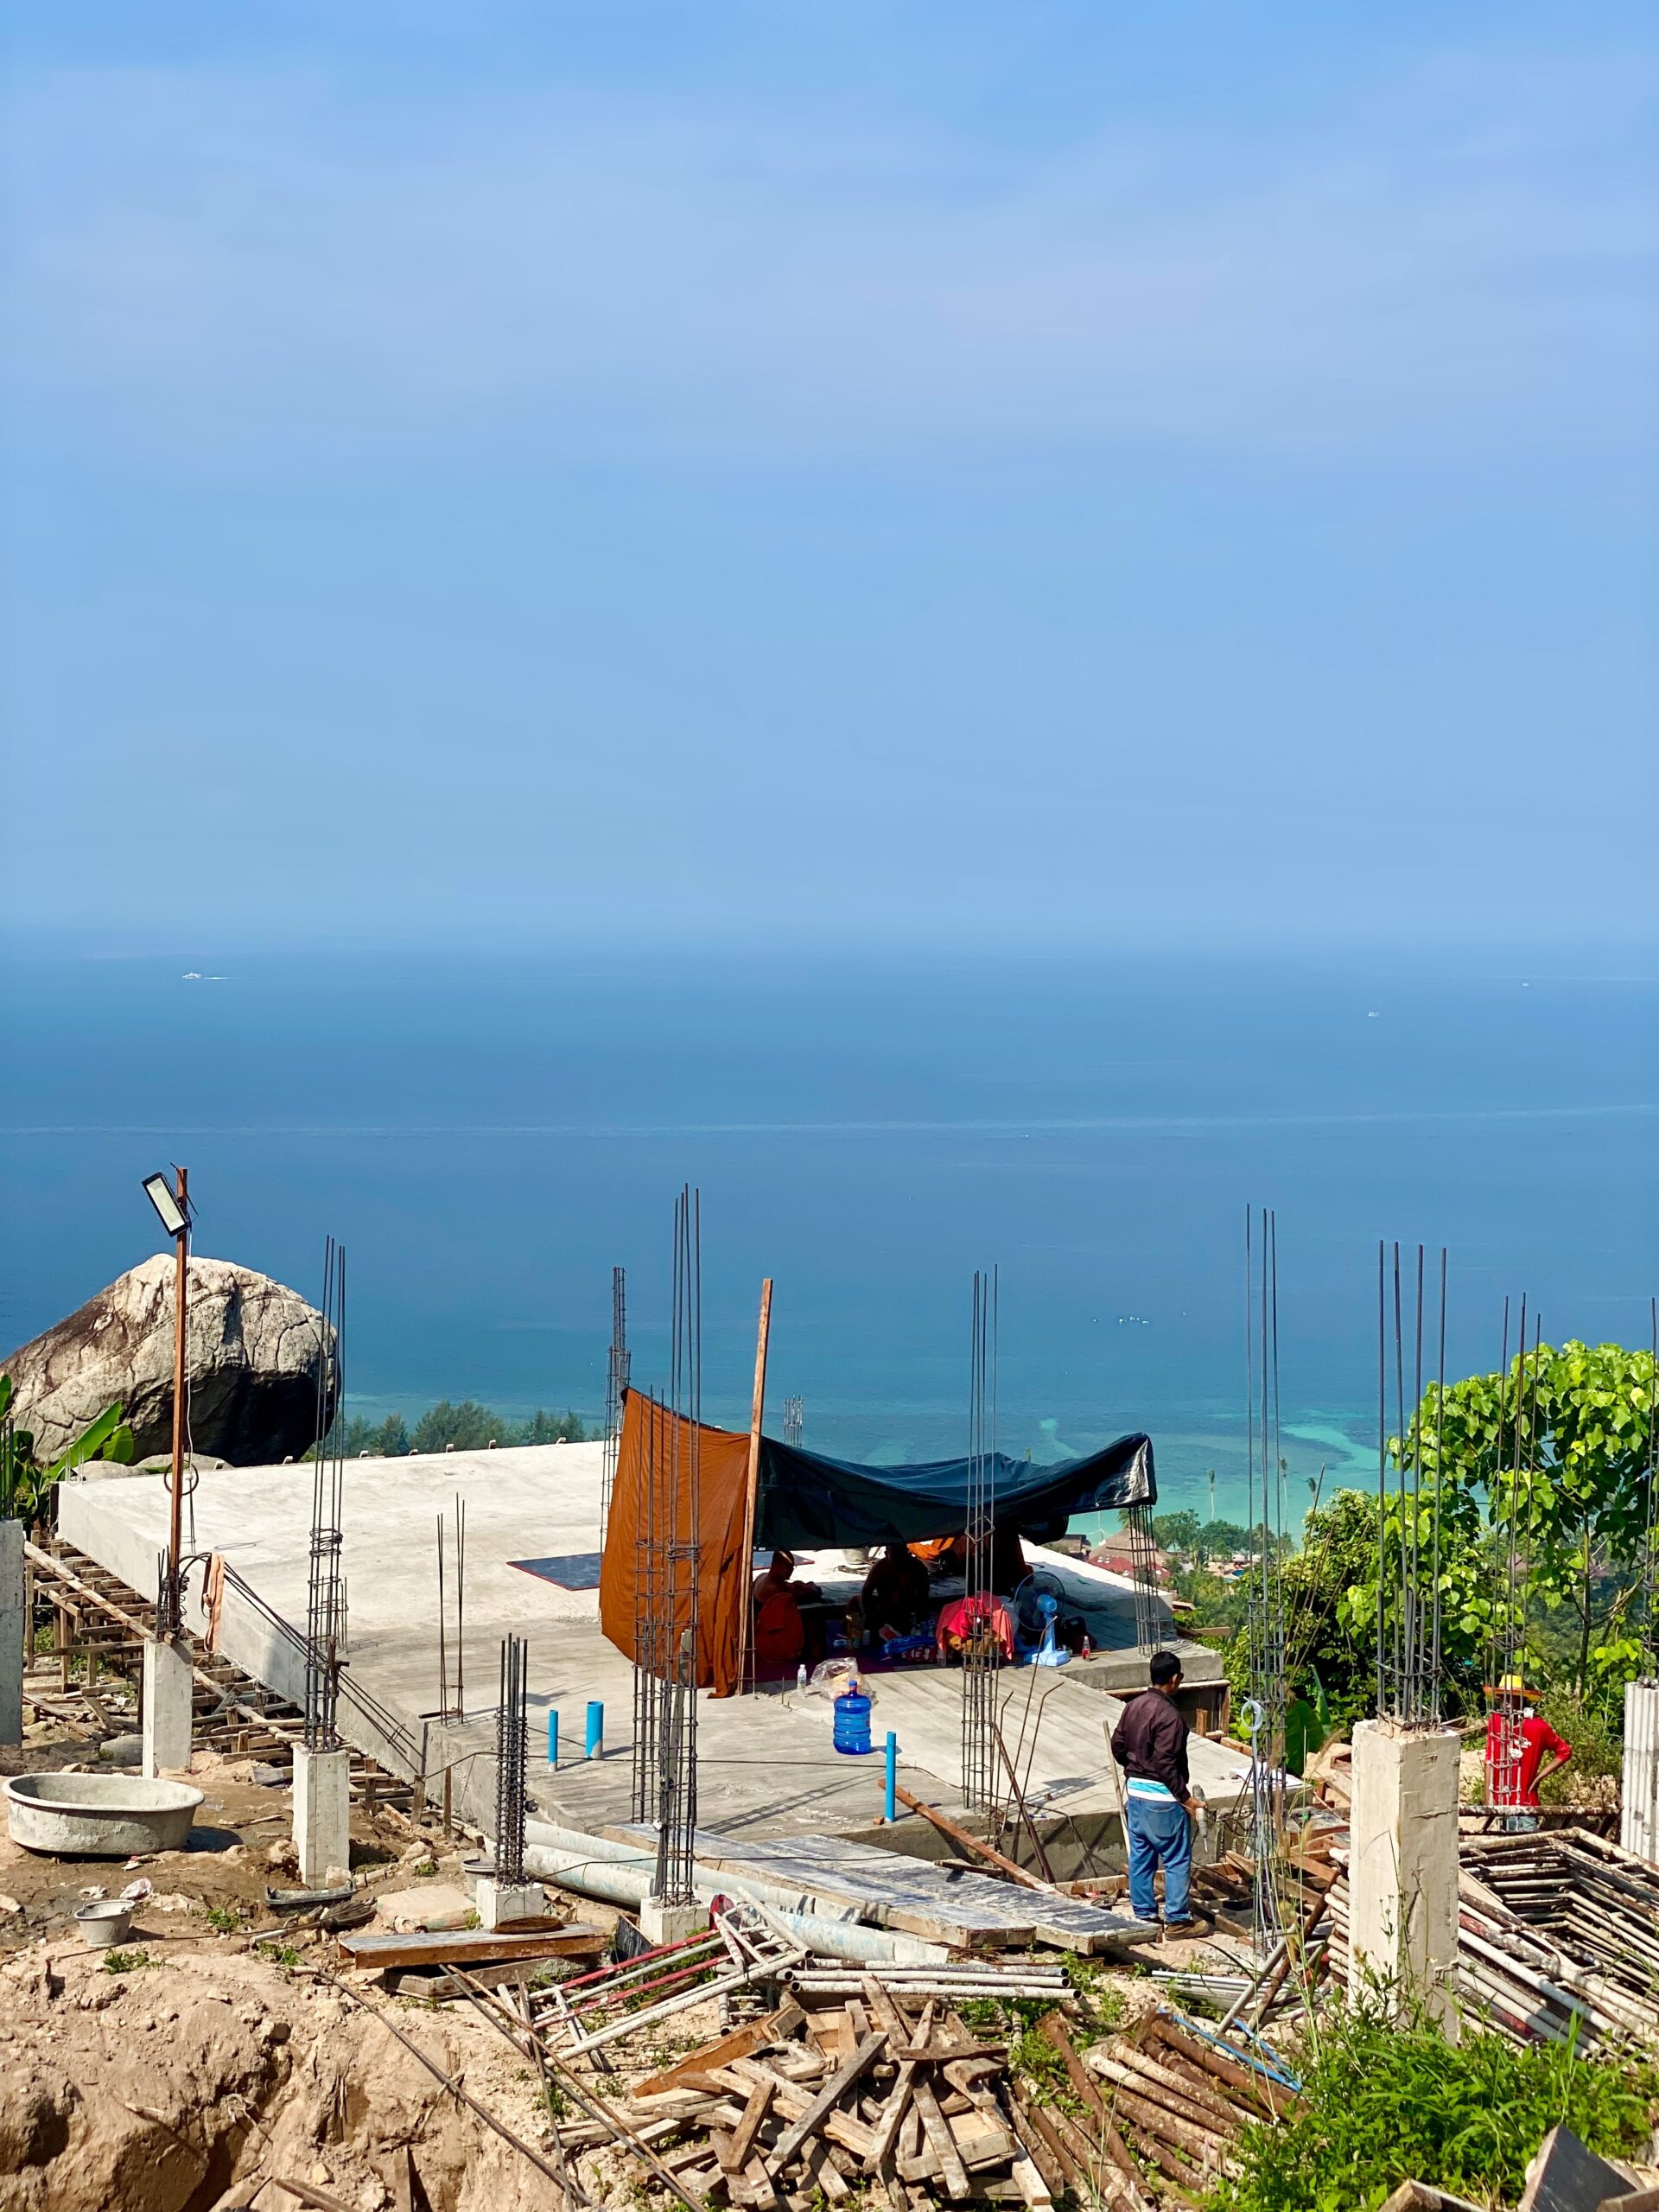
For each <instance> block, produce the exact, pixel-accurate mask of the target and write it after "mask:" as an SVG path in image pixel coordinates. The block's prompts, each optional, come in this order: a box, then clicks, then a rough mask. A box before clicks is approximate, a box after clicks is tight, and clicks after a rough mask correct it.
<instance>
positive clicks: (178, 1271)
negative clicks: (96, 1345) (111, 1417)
mask: <svg viewBox="0 0 1659 2212" xmlns="http://www.w3.org/2000/svg"><path fill="white" fill-rule="evenodd" d="M174 1172H175V1174H176V1176H177V1178H178V1188H177V1190H176V1192H175V1197H176V1198H177V1199H178V1202H179V1211H180V1213H181V1215H182V1216H183V1217H184V1223H183V1226H182V1228H181V1230H179V1234H178V1237H177V1240H176V1241H177V1247H178V1249H177V1255H176V1258H175V1267H174V1294H173V1476H172V1481H171V1484H170V1486H169V1496H168V1512H167V1573H168V1586H167V1591H168V1594H167V1618H166V1620H165V1621H163V1622H161V1623H158V1624H157V1625H158V1626H159V1627H160V1629H161V1630H162V1634H163V1635H164V1636H165V1637H168V1638H169V1639H171V1638H172V1637H175V1636H176V1635H177V1634H178V1630H179V1554H180V1553H181V1551H182V1550H183V1549H184V1433H185V1409H184V1399H185V1380H184V1376H185V1355H184V1318H185V1306H186V1302H187V1300H188V1296H189V1280H190V1176H189V1171H188V1168H183V1167H180V1168H176V1169H175V1171H174Z"/></svg>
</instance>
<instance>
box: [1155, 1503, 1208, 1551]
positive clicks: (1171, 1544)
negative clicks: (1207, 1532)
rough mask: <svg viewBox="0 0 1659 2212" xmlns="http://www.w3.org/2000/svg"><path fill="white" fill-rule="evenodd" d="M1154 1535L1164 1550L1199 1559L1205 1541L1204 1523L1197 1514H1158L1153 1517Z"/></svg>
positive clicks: (1183, 1512)
mask: <svg viewBox="0 0 1659 2212" xmlns="http://www.w3.org/2000/svg"><path fill="white" fill-rule="evenodd" d="M1152 1533H1153V1536H1154V1540H1155V1541H1157V1543H1158V1544H1159V1545H1160V1548H1162V1549H1163V1550H1165V1551H1166V1552H1185V1553H1187V1554H1191V1555H1192V1557H1194V1558H1197V1557H1198V1550H1199V1546H1200V1545H1201V1544H1202V1542H1203V1541H1204V1523H1203V1522H1202V1521H1200V1520H1199V1518H1198V1515H1197V1514H1196V1513H1189V1512H1185V1511H1182V1512H1179V1513H1158V1514H1154V1516H1153V1522H1152Z"/></svg>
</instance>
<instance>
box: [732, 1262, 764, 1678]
mask: <svg viewBox="0 0 1659 2212" xmlns="http://www.w3.org/2000/svg"><path fill="white" fill-rule="evenodd" d="M771 1333H772V1277H771V1276H770V1275H767V1276H766V1279H765V1281H763V1282H762V1283H761V1285H760V1327H759V1329H758V1330H757V1332H756V1333H755V1339H754V1400H753V1406H752V1408H751V1410H750V1414H749V1473H748V1484H747V1488H746V1490H745V1491H744V1493H743V1549H742V1552H741V1554H740V1556H739V1560H738V1567H739V1570H740V1572H741V1574H742V1577H743V1592H742V1600H741V1607H740V1610H739V1612H738V1618H739V1620H740V1621H741V1624H742V1625H741V1629H740V1630H739V1637H740V1639H741V1640H740V1643H739V1646H738V1669H737V1672H738V1680H739V1682H740V1683H741V1686H742V1688H744V1689H745V1690H749V1689H753V1687H754V1608H753V1605H752V1604H751V1603H750V1601H749V1578H750V1575H751V1573H753V1566H754V1512H755V1504H756V1502H757V1500H758V1498H759V1496H760V1423H761V1421H762V1419H763V1417H764V1415H765V1414H766V1340H767V1338H769V1337H770V1335H771Z"/></svg>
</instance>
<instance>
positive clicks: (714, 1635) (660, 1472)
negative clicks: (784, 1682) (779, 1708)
mask: <svg viewBox="0 0 1659 2212" xmlns="http://www.w3.org/2000/svg"><path fill="white" fill-rule="evenodd" d="M694 1446H695V1448H696V1478H697V1479H696V1541H697V1544H698V1548H699V1549H698V1572H697V1580H696V1600H697V1675H696V1681H697V1688H699V1689H709V1688H713V1689H714V1691H715V1694H716V1695H717V1696H721V1697H729V1696H730V1695H731V1694H732V1693H733V1692H734V1690H735V1689H736V1688H738V1686H739V1685H738V1669H739V1665H740V1663H741V1662H740V1639H741V1630H742V1624H743V1609H744V1607H745V1606H746V1605H747V1603H748V1601H749V1560H748V1559H747V1556H746V1554H745V1553H744V1549H743V1503H744V1492H745V1490H746V1488H747V1483H748V1472H749V1440H748V1438H747V1436H734V1435H733V1434H732V1433H731V1431H730V1430H729V1429H724V1428H710V1427H708V1426H707V1425H706V1423H705V1424H695V1423H693V1422H691V1421H682V1420H681V1419H680V1417H679V1416H678V1415H677V1414H673V1413H671V1412H670V1411H669V1409H668V1408H666V1407H665V1406H659V1405H658V1404H656V1403H655V1402H653V1401H652V1400H651V1399H649V1398H643V1397H641V1396H640V1395H639V1393H638V1392H637V1391H633V1390H630V1391H629V1393H628V1397H627V1403H626V1408H624V1411H623V1415H622V1434H621V1438H620V1442H619V1444H618V1446H617V1455H616V1484H615V1487H614V1488H613V1491H612V1492H611V1510H610V1513H609V1516H608V1517H607V1521H606V1523H605V1557H604V1560H603V1561H602V1563H601V1567H600V1571H599V1624H600V1626H601V1628H602V1629H603V1630H604V1631H605V1634H606V1635H607V1637H609V1638H610V1640H611V1642H612V1643H613V1644H614V1645H615V1646H616V1648H617V1649H618V1650H619V1651H624V1652H626V1654H627V1656H628V1657H629V1658H630V1659H633V1660H636V1661H637V1660H639V1658H641V1656H643V1655H642V1654H641V1652H640V1650H639V1644H638V1642H637V1638H636V1629H637V1626H638V1624H639V1613H640V1608H641V1605H642V1602H643V1592H641V1590H640V1588H639V1567H640V1560H639V1553H640V1548H641V1546H642V1545H644V1544H645V1542H646V1541H647V1540H648V1539H649V1540H651V1541H652V1542H653V1545H654V1548H655V1549H656V1551H657V1553H658V1567H657V1573H658V1587H659V1588H661V1589H663V1590H664V1591H667V1590H668V1589H669V1588H670V1586H671V1581H672V1582H673V1583H675V1584H677V1585H679V1587H677V1589H676V1590H675V1592H674V1603H675V1613H676V1618H675V1622H674V1641H673V1643H672V1644H671V1646H670V1647H669V1648H670V1649H678V1644H679V1639H680V1637H682V1636H683V1634H684V1632H685V1630H686V1629H687V1627H688V1626H689V1625H690V1618H691V1590H690V1566H689V1564H687V1565H683V1566H681V1567H677V1568H675V1567H671V1566H670V1565H669V1564H668V1562H667V1560H666V1558H665V1556H664V1555H665V1554H666V1550H667V1547H668V1546H669V1545H670V1544H671V1543H678V1544H689V1543H690V1541H691V1539H692V1535H693V1523H692V1488H693V1485H692V1481H691V1470H692V1452H693V1447H694ZM676 1453H677V1454H678V1472H677V1475H676V1459H675V1455H676ZM674 1491H678V1492H679V1511H678V1514H677V1516H675V1517H676V1520H677V1525H675V1526H671V1521H670V1498H671V1495H672V1493H673V1492H674Z"/></svg>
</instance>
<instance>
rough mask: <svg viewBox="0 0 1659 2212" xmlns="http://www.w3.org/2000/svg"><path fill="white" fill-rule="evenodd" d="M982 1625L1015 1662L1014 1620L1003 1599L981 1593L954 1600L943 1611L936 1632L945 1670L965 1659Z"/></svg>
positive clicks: (1003, 1653) (1009, 1659) (1004, 1654)
mask: <svg viewBox="0 0 1659 2212" xmlns="http://www.w3.org/2000/svg"><path fill="white" fill-rule="evenodd" d="M981 1624H984V1626H985V1627H986V1628H987V1629H988V1631H989V1633H990V1634H991V1636H992V1637H995V1641H996V1646H997V1649H998V1650H999V1651H1000V1652H1001V1655H1002V1657H1003V1658H1004V1660H1005V1661H1007V1663H1008V1664H1009V1665H1010V1666H1011V1665H1012V1664H1013V1663H1014V1617H1013V1615H1012V1614H1011V1613H1010V1612H1009V1611H1008V1609H1007V1606H1006V1605H1004V1604H1003V1602H1002V1600H1001V1599H1000V1598H997V1597H993V1596H990V1595H989V1594H988V1593H986V1592H976V1594H975V1595H974V1596H973V1597H971V1598H953V1599H951V1600H950V1604H949V1605H945V1606H944V1607H943V1608H942V1609H941V1611H940V1613H939V1622H938V1629H937V1630H935V1636H936V1637H937V1640H938V1653H939V1664H940V1666H941V1667H944V1666H948V1665H949V1664H950V1661H951V1660H952V1659H953V1658H957V1657H960V1656H961V1655H962V1653H963V1651H965V1650H966V1649H967V1648H968V1645H969V1641H970V1640H971V1638H972V1637H973V1636H974V1635H975V1634H976V1632H978V1630H979V1628H980V1625H981Z"/></svg>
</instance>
